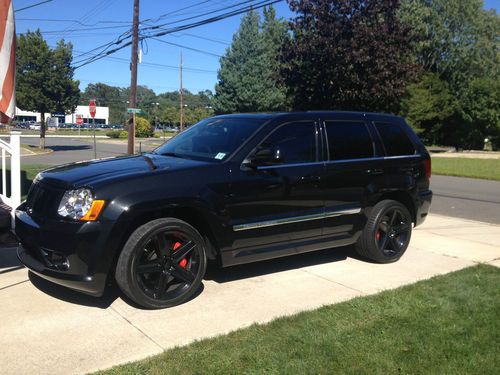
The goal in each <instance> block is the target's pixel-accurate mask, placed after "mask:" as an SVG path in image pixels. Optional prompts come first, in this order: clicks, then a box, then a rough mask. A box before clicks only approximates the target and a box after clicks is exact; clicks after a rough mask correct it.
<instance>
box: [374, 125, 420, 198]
mask: <svg viewBox="0 0 500 375" xmlns="http://www.w3.org/2000/svg"><path fill="white" fill-rule="evenodd" d="M370 120H371V126H372V127H373V129H374V131H375V132H376V133H377V134H378V135H379V139H380V144H381V147H382V148H383V150H382V153H381V154H382V155H383V156H384V157H383V158H382V160H381V161H380V162H379V165H380V168H381V169H382V170H383V171H384V182H385V184H381V185H380V187H379V189H380V191H388V190H390V189H392V190H394V189H397V190H400V191H410V190H412V189H415V188H416V183H415V181H416V179H417V178H418V177H419V173H420V168H419V163H420V159H421V155H420V154H418V152H417V145H416V144H414V143H413V141H412V140H411V139H410V137H409V135H408V134H407V133H406V131H405V128H404V126H403V124H402V123H400V121H403V120H402V119H400V118H397V117H387V118H385V117H372V118H371V119H370Z"/></svg>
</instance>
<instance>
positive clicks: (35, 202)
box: [26, 182, 62, 217]
mask: <svg viewBox="0 0 500 375" xmlns="http://www.w3.org/2000/svg"><path fill="white" fill-rule="evenodd" d="M61 196H62V192H61V191H59V190H56V189H53V188H50V187H47V186H45V185H44V184H43V183H41V182H34V183H33V184H32V185H31V188H30V190H29V192H28V197H27V198H26V211H27V212H28V213H29V214H30V215H43V216H45V217H50V216H53V215H55V213H56V211H57V205H58V204H59V201H60V199H61Z"/></svg>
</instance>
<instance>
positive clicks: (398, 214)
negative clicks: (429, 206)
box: [356, 200, 412, 263]
mask: <svg viewBox="0 0 500 375" xmlns="http://www.w3.org/2000/svg"><path fill="white" fill-rule="evenodd" d="M411 230H412V217H411V215H410V212H409V211H408V209H407V208H406V207H405V206H404V205H403V204H401V203H400V202H398V201H393V200H383V201H380V202H378V203H377V204H376V205H375V206H374V207H373V208H372V210H371V212H370V217H369V218H368V221H367V223H366V225H365V228H364V229H363V233H362V234H361V236H360V237H359V239H358V241H357V242H356V251H357V252H358V253H359V254H360V255H361V256H363V257H366V258H368V259H371V260H373V261H375V262H377V263H392V262H396V261H397V260H399V258H401V256H402V255H403V254H404V253H405V251H406V249H407V248H408V245H409V243H410V238H411Z"/></svg>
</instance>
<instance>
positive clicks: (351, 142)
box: [325, 121, 373, 160]
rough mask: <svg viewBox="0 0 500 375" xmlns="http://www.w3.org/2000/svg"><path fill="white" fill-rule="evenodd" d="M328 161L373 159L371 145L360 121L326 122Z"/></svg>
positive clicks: (364, 127) (369, 138)
mask: <svg viewBox="0 0 500 375" xmlns="http://www.w3.org/2000/svg"><path fill="white" fill-rule="evenodd" d="M325 124H326V132H327V133H328V148H329V150H330V160H342V159H361V158H371V157H373V143H372V139H371V137H370V133H368V129H367V128H366V125H365V124H364V123H363V122H361V121H327V122H326V123H325Z"/></svg>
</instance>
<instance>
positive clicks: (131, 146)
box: [127, 0, 139, 155]
mask: <svg viewBox="0 0 500 375" xmlns="http://www.w3.org/2000/svg"><path fill="white" fill-rule="evenodd" d="M138 45H139V0H134V18H133V25H132V61H131V63H130V97H129V102H130V103H129V105H130V107H131V108H136V106H137V49H138ZM127 153H128V154H129V155H133V154H134V153H135V114H134V113H131V114H130V117H129V120H128V145H127Z"/></svg>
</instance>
